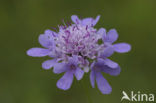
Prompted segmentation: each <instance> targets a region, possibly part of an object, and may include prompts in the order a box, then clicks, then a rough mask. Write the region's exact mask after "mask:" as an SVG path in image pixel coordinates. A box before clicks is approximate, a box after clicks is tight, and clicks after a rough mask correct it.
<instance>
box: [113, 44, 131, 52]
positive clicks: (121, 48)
mask: <svg viewBox="0 0 156 103" xmlns="http://www.w3.org/2000/svg"><path fill="white" fill-rule="evenodd" d="M113 46H114V50H115V51H116V52H118V53H125V52H129V51H130V50H131V45H129V44H127V43H118V44H114V45H113Z"/></svg>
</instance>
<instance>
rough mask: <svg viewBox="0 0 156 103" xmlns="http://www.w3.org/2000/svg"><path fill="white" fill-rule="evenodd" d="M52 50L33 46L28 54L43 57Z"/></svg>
mask: <svg viewBox="0 0 156 103" xmlns="http://www.w3.org/2000/svg"><path fill="white" fill-rule="evenodd" d="M49 53H50V51H49V50H48V49H43V48H31V49H29V50H28V51H27V55H29V56H32V57H43V56H47V55H49Z"/></svg>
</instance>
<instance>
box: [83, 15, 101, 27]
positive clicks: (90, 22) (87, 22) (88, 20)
mask: <svg viewBox="0 0 156 103" xmlns="http://www.w3.org/2000/svg"><path fill="white" fill-rule="evenodd" d="M99 19H100V16H99V15H98V16H97V17H96V19H93V18H85V19H83V20H82V25H88V26H95V25H96V23H97V22H98V21H99Z"/></svg>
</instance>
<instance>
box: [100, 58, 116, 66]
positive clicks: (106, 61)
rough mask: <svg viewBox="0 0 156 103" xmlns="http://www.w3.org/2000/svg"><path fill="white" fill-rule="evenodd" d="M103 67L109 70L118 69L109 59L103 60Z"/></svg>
mask: <svg viewBox="0 0 156 103" xmlns="http://www.w3.org/2000/svg"><path fill="white" fill-rule="evenodd" d="M103 61H104V63H105V65H107V66H108V67H110V68H117V67H118V64H117V63H116V62H114V61H112V60H110V59H107V58H106V59H103Z"/></svg>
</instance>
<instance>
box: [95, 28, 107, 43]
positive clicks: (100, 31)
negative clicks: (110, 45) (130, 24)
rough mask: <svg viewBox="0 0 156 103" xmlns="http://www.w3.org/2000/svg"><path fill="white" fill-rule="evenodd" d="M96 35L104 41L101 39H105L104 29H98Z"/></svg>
mask: <svg viewBox="0 0 156 103" xmlns="http://www.w3.org/2000/svg"><path fill="white" fill-rule="evenodd" d="M97 34H99V35H101V37H102V40H103V41H104V39H103V38H106V29H105V28H100V29H99V30H98V31H97Z"/></svg>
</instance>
